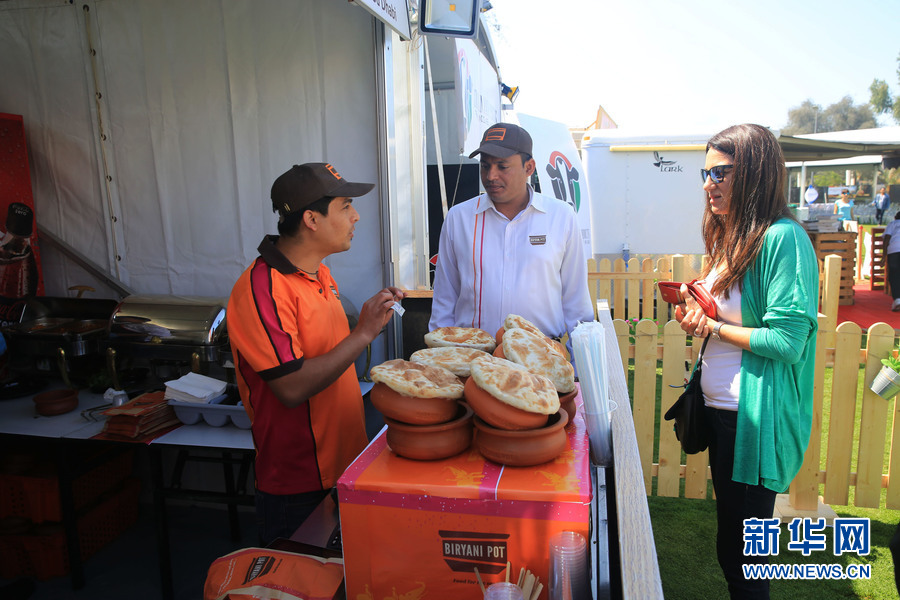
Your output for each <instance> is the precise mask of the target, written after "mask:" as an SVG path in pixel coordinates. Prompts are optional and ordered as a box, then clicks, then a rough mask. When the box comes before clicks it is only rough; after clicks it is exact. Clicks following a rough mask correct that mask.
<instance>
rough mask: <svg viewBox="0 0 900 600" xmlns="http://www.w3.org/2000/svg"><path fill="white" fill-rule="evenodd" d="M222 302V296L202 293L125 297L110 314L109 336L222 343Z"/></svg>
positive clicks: (123, 339) (224, 333)
mask: <svg viewBox="0 0 900 600" xmlns="http://www.w3.org/2000/svg"><path fill="white" fill-rule="evenodd" d="M225 304H226V302H225V300H223V299H221V298H209V297H205V296H171V295H164V294H135V295H132V296H128V297H126V298H125V299H124V300H122V302H120V303H119V305H118V306H117V307H116V310H115V311H113V314H112V316H111V317H110V320H109V339H110V341H111V342H112V341H117V342H135V343H161V344H179V345H211V344H216V345H217V344H224V343H227V341H228V334H227V331H226V329H225Z"/></svg>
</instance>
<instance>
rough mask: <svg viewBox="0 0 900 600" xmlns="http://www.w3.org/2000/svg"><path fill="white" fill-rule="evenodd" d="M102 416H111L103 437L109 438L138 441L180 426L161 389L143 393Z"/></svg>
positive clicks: (107, 421) (104, 427)
mask: <svg viewBox="0 0 900 600" xmlns="http://www.w3.org/2000/svg"><path fill="white" fill-rule="evenodd" d="M103 414H104V415H106V416H108V417H109V418H108V419H107V420H106V424H105V425H104V426H103V433H102V434H101V435H102V436H103V437H104V438H106V439H120V440H125V441H137V440H138V439H141V438H145V437H147V436H150V435H152V434H157V433H162V432H163V430H166V429H171V428H172V427H173V426H177V425H179V424H180V421H179V420H178V417H177V416H176V415H175V411H174V410H173V409H172V407H171V406H169V405H168V403H167V401H166V399H165V392H164V391H162V390H161V391H158V392H148V393H146V394H142V395H140V396H138V397H137V398H135V399H134V400H131V401H129V402H126V403H125V404H123V405H122V406H116V407H115V408H110V409H107V410H105V411H103Z"/></svg>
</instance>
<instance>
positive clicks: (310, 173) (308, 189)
mask: <svg viewBox="0 0 900 600" xmlns="http://www.w3.org/2000/svg"><path fill="white" fill-rule="evenodd" d="M374 187H375V184H374V183H353V182H352V181H347V180H346V179H344V178H343V177H341V174H340V173H338V171H337V169H335V168H334V167H333V166H332V165H330V164H329V163H304V164H302V165H294V166H293V167H291V169H290V171H287V172H285V173H282V174H281V175H279V176H278V179H276V180H275V183H273V184H272V194H271V195H272V210H276V211H278V212H279V213H281V214H282V215H288V214H291V213H294V212H297V211H300V210H303V209H305V208H306V207H307V206H309V205H310V204H312V203H313V202H315V201H317V200H320V199H322V198H326V197H329V198H337V197H343V196H347V197H350V198H356V197H358V196H363V195H365V194H368V193H369V192H371V191H372V188H374Z"/></svg>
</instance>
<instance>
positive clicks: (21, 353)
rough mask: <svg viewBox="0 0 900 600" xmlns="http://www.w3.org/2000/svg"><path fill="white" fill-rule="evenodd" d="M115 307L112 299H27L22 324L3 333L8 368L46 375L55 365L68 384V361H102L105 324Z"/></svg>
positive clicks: (9, 327) (45, 297) (46, 297)
mask: <svg viewBox="0 0 900 600" xmlns="http://www.w3.org/2000/svg"><path fill="white" fill-rule="evenodd" d="M115 307H116V301H115V300H112V299H88V298H57V297H52V296H49V297H48V296H41V297H36V298H31V299H29V300H28V302H26V304H25V310H24V311H23V313H22V320H21V321H20V322H19V323H17V324H15V325H10V326H8V327H6V328H5V329H4V330H3V335H4V336H5V337H6V339H7V342H8V344H9V350H10V352H9V354H10V357H12V358H13V361H14V362H13V364H11V367H12V368H13V369H14V370H23V371H35V370H36V371H48V370H50V365H51V364H52V362H53V361H56V363H57V365H58V368H59V371H60V375H61V376H62V378H63V380H64V381H65V382H66V384H69V383H70V382H69V372H70V366H69V361H70V360H73V359H74V360H76V361H77V360H79V359H83V360H84V361H89V360H90V359H91V358H100V359H101V360H102V352H103V346H104V339H105V337H106V329H107V324H108V322H109V317H110V314H111V313H112V311H113V309H114V308H115Z"/></svg>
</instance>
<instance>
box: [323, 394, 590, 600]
mask: <svg viewBox="0 0 900 600" xmlns="http://www.w3.org/2000/svg"><path fill="white" fill-rule="evenodd" d="M578 404H579V405H580V404H581V402H580V401H579V402H578ZM567 433H568V444H567V446H566V450H565V451H564V452H563V453H562V454H561V455H560V456H559V457H557V458H556V459H555V460H553V461H550V462H548V463H545V464H542V465H537V466H534V467H505V466H503V465H499V464H497V463H494V462H491V461H489V460H487V459H485V458H484V457H483V456H481V454H480V453H479V452H478V450H477V448H476V447H475V445H474V443H473V445H472V446H471V447H470V448H469V449H468V450H466V451H465V452H463V453H462V454H459V455H457V456H454V457H452V458H448V459H444V460H437V461H415V460H409V459H405V458H402V457H400V456H397V455H396V454H394V453H393V452H392V451H391V450H390V448H389V447H388V446H387V442H386V439H385V431H382V432H381V433H380V434H379V435H378V436H377V437H376V438H375V439H374V440H373V441H372V443H371V444H369V446H368V447H367V448H366V450H365V451H364V452H363V453H362V454H360V456H359V457H357V459H356V460H355V461H354V462H353V464H352V465H351V466H350V467H349V468H348V469H347V471H346V472H345V473H344V475H343V476H342V477H341V478H340V479H339V480H338V484H337V486H338V494H339V501H340V502H339V506H340V518H341V536H342V544H343V553H344V574H345V578H346V586H347V587H346V589H347V598H353V599H354V600H370V599H371V600H374V599H381V598H406V599H408V600H416V599H418V598H454V599H458V600H466V599H472V600H481V598H482V593H481V590H480V589H479V587H478V581H477V580H476V578H475V568H476V567H477V568H478V573H479V574H480V575H481V578H482V581H483V582H484V585H485V586H489V585H490V584H491V583H496V582H498V581H504V579H505V569H506V563H507V561H509V562H510V563H511V565H512V568H511V571H510V580H511V581H513V582H516V581H517V580H518V577H519V571H520V569H521V568H523V567H524V568H525V569H527V570H530V571H531V572H532V573H533V574H534V575H535V576H537V577H540V581H541V582H543V583H544V584H545V585H544V590H543V591H542V592H541V595H540V599H541V600H546V599H547V598H548V587H549V586H548V585H547V583H546V582H547V581H548V574H549V568H550V559H549V541H550V538H551V537H552V536H553V535H554V534H556V533H558V532H560V531H576V532H578V533H580V534H581V535H583V536H584V538H585V539H586V540H589V539H590V536H589V533H588V529H589V522H590V502H591V479H590V469H589V467H590V458H589V452H588V436H587V432H586V428H585V424H584V420H583V419H582V417H581V413H580V408H579V413H578V415H576V417H575V419H574V420H573V422H572V423H571V424H570V425H569V426H568V427H567Z"/></svg>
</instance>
